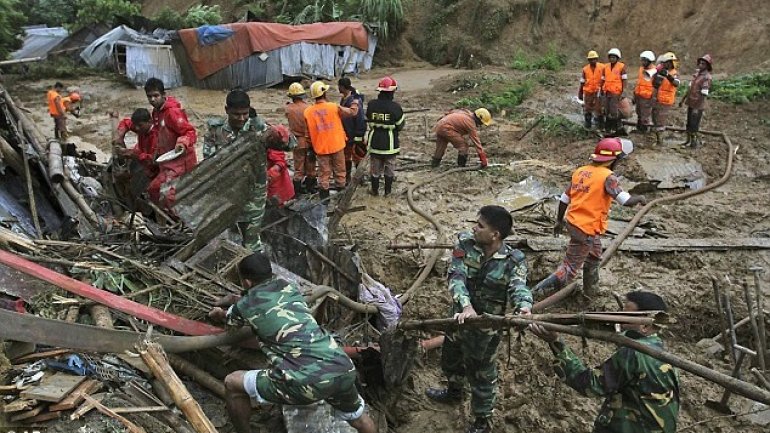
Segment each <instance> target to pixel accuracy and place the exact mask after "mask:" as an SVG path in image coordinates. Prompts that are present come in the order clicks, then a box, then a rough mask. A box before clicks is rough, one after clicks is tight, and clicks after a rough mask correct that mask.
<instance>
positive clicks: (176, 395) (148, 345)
mask: <svg viewBox="0 0 770 433" xmlns="http://www.w3.org/2000/svg"><path fill="white" fill-rule="evenodd" d="M137 349H138V350H139V355H140V356H141V357H142V359H143V360H144V363H145V364H147V366H148V367H149V368H150V370H152V374H153V375H154V376H155V378H156V379H158V380H160V381H161V382H163V383H164V384H165V385H166V386H167V387H168V389H169V391H170V393H171V397H172V398H173V399H174V403H176V405H177V407H178V408H179V409H180V410H181V411H182V413H184V415H185V417H187V420H188V421H189V422H190V424H191V425H192V426H193V428H194V429H195V431H197V432H198V433H217V429H216V428H215V427H214V424H212V423H211V420H209V419H208V417H206V414H204V413H203V410H202V409H201V407H200V405H199V404H198V402H197V401H195V399H194V398H193V397H192V395H190V392H189V391H188V390H187V388H186V387H185V386H184V383H182V380H181V379H179V376H177V374H176V372H174V369H173V368H171V365H170V364H169V363H168V358H167V357H166V353H165V352H164V351H163V348H162V347H160V346H159V345H158V344H157V343H153V342H150V341H144V342H143V343H142V344H141V345H140V346H139V347H137Z"/></svg>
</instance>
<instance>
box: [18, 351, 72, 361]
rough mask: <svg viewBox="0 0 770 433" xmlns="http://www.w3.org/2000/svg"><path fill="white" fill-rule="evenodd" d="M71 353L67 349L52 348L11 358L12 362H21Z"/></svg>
mask: <svg viewBox="0 0 770 433" xmlns="http://www.w3.org/2000/svg"><path fill="white" fill-rule="evenodd" d="M70 353H72V351H71V350H69V349H53V350H46V351H45V352H36V353H30V354H29V355H24V356H20V357H18V358H15V359H14V360H13V363H14V364H22V363H25V362H29V361H37V360H38V359H47V358H55V357H57V356H61V355H69V354H70Z"/></svg>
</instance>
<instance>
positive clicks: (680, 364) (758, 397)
mask: <svg viewBox="0 0 770 433" xmlns="http://www.w3.org/2000/svg"><path fill="white" fill-rule="evenodd" d="M441 320H452V319H441ZM469 320H470V319H469ZM506 320H507V321H508V322H509V324H510V326H522V327H523V326H527V325H529V324H532V323H537V324H538V325H540V326H542V327H543V328H545V329H547V330H549V331H553V332H560V333H564V334H570V335H575V336H578V337H583V338H593V339H596V340H601V341H606V342H608V343H614V344H618V345H621V346H626V347H630V348H632V349H634V350H636V351H638V352H641V353H644V354H645V355H649V356H652V357H653V358H656V359H659V360H661V361H663V362H667V363H669V364H671V365H673V366H675V367H677V368H680V369H682V370H684V371H687V372H689V373H692V374H694V375H696V376H699V377H701V378H703V379H706V380H708V381H710V382H713V383H716V384H717V385H719V386H721V387H723V388H725V389H727V390H730V391H732V392H733V393H734V394H738V395H741V396H743V397H746V398H748V399H751V400H754V401H758V402H760V403H764V404H770V392H768V391H765V390H764V389H762V388H759V387H757V386H755V385H754V384H751V383H748V382H744V381H742V380H739V379H736V378H734V377H731V376H729V375H727V374H724V373H721V372H718V371H716V370H712V369H710V368H707V367H704V366H702V365H700V364H697V363H695V362H692V361H690V360H687V359H684V358H681V357H678V356H676V355H674V354H672V353H670V352H666V351H664V350H661V349H658V348H657V347H654V346H648V345H646V344H643V343H640V342H638V341H636V340H634V339H631V338H628V337H626V336H624V335H621V334H616V333H614V332H607V331H599V330H595V329H587V328H585V327H576V326H568V325H559V324H555V323H549V322H543V321H537V320H532V319H528V318H524V316H519V317H512V318H506ZM452 321H453V322H456V321H454V320H452ZM409 323H410V322H402V323H401V324H399V325H398V327H397V328H396V330H397V331H398V330H407V329H409V328H408V326H409ZM463 326H466V325H463ZM444 329H448V327H445V328H444Z"/></svg>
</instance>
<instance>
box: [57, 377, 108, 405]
mask: <svg viewBox="0 0 770 433" xmlns="http://www.w3.org/2000/svg"><path fill="white" fill-rule="evenodd" d="M101 388H102V383H101V382H99V381H98V380H96V379H88V380H86V381H84V382H83V383H81V384H80V385H79V386H78V387H77V388H75V390H74V391H72V393H70V395H68V396H67V397H65V398H64V400H62V401H60V402H59V403H57V404H55V405H53V406H51V407H50V408H48V410H49V411H51V412H58V411H60V410H70V409H74V408H75V407H77V406H79V405H80V403H81V402H82V401H83V400H85V399H84V398H83V395H84V394H89V395H90V394H93V393H95V392H96V391H98V390H100V389H101Z"/></svg>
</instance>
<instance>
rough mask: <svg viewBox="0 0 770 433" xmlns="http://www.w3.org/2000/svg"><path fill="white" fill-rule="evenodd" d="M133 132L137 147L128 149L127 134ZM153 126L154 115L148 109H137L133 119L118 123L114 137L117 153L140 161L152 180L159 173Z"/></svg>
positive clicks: (113, 141) (132, 115)
mask: <svg viewBox="0 0 770 433" xmlns="http://www.w3.org/2000/svg"><path fill="white" fill-rule="evenodd" d="M129 131H131V132H133V133H134V134H136V139H137V141H136V146H134V147H132V148H130V149H128V148H126V134H127V133H128V132H129ZM155 132H156V131H155V130H154V129H153V125H152V115H151V114H150V111H149V110H147V109H146V108H137V109H136V110H134V112H133V114H131V117H130V118H128V117H126V118H124V119H122V120H121V121H120V123H118V128H117V129H116V130H115V133H114V135H113V137H112V145H113V146H115V153H117V154H118V155H120V156H122V157H124V158H131V159H134V160H136V161H138V162H139V163H140V164H141V165H142V167H143V168H144V171H145V174H146V175H147V177H148V178H149V179H152V178H153V177H155V175H157V173H158V165H157V164H156V163H155V153H156V152H155V147H156V142H155V141H156V136H155Z"/></svg>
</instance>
